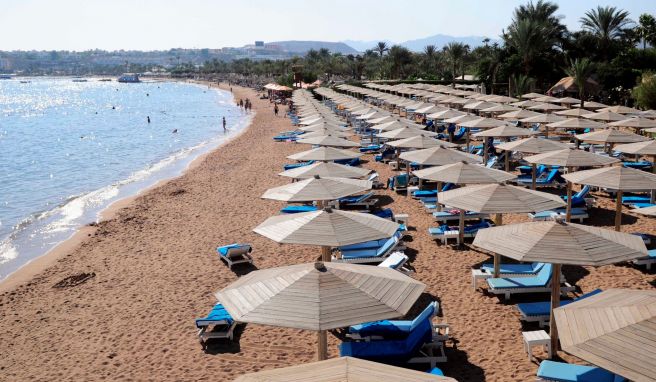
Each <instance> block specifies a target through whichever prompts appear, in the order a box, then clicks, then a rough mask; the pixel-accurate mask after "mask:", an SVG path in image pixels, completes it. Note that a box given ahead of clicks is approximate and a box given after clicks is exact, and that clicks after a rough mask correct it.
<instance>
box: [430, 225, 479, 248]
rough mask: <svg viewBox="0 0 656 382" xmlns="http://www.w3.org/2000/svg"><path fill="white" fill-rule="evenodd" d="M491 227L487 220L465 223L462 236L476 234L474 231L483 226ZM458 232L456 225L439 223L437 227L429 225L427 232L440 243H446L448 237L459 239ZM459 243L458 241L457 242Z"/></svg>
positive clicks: (468, 236) (469, 236)
mask: <svg viewBox="0 0 656 382" xmlns="http://www.w3.org/2000/svg"><path fill="white" fill-rule="evenodd" d="M489 227H492V225H491V224H490V222H489V221H487V220H484V221H482V222H480V223H476V224H471V225H466V226H465V232H464V235H463V236H464V238H465V239H466V238H471V237H474V236H476V233H477V232H478V230H480V229H484V228H489ZM458 232H459V227H458V226H449V225H446V224H445V225H441V226H439V227H430V228H428V234H429V235H430V236H431V237H432V238H433V239H435V240H441V241H442V244H446V243H447V241H448V239H450V238H454V239H456V240H458V239H459V237H458ZM458 244H460V243H458Z"/></svg>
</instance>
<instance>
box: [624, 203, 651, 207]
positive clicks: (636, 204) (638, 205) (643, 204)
mask: <svg viewBox="0 0 656 382" xmlns="http://www.w3.org/2000/svg"><path fill="white" fill-rule="evenodd" d="M653 206H656V204H653V203H630V204H629V207H631V208H647V207H653Z"/></svg>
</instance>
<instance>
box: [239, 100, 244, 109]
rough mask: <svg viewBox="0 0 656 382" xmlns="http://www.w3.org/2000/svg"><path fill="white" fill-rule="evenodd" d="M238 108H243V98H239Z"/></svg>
mask: <svg viewBox="0 0 656 382" xmlns="http://www.w3.org/2000/svg"><path fill="white" fill-rule="evenodd" d="M239 108H240V109H242V110H243V109H244V100H243V99H239Z"/></svg>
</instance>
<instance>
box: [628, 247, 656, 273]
mask: <svg viewBox="0 0 656 382" xmlns="http://www.w3.org/2000/svg"><path fill="white" fill-rule="evenodd" d="M633 264H635V265H644V266H645V267H647V270H650V269H651V265H652V264H656V249H650V250H649V255H648V256H647V257H641V258H639V259H635V260H633Z"/></svg>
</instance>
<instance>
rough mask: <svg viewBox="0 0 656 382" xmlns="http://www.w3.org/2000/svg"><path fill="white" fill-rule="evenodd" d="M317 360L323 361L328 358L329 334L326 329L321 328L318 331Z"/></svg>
mask: <svg viewBox="0 0 656 382" xmlns="http://www.w3.org/2000/svg"><path fill="white" fill-rule="evenodd" d="M317 340H318V347H317V360H319V361H323V360H325V359H328V334H327V333H326V331H325V330H319V331H318V332H317Z"/></svg>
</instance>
